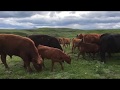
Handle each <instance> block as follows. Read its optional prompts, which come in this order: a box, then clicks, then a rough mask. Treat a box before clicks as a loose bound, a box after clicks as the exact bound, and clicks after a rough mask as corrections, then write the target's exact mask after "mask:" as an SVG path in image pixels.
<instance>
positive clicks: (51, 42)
mask: <svg viewBox="0 0 120 90" xmlns="http://www.w3.org/2000/svg"><path fill="white" fill-rule="evenodd" d="M28 38H30V39H31V40H33V41H34V43H35V46H36V47H37V46H38V45H39V44H41V45H45V46H49V47H54V48H58V49H61V50H62V51H63V49H62V47H61V46H60V43H59V41H58V40H57V38H55V37H52V36H49V35H30V36H28Z"/></svg>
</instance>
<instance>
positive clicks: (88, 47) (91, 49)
mask: <svg viewBox="0 0 120 90" xmlns="http://www.w3.org/2000/svg"><path fill="white" fill-rule="evenodd" d="M78 47H79V50H80V52H79V53H78V58H79V56H80V54H82V56H83V58H85V53H89V54H91V53H92V58H93V59H94V57H95V54H96V53H98V52H99V46H98V45H97V44H92V43H85V42H83V39H82V40H81V41H80V42H79V43H78Z"/></svg>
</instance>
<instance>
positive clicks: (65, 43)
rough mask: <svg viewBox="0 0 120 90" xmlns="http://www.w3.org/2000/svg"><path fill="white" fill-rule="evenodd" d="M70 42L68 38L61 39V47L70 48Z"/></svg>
mask: <svg viewBox="0 0 120 90" xmlns="http://www.w3.org/2000/svg"><path fill="white" fill-rule="evenodd" d="M70 42H71V39H70V38H63V47H67V46H69V47H70Z"/></svg>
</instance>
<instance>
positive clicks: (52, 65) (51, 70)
mask: <svg viewBox="0 0 120 90" xmlns="http://www.w3.org/2000/svg"><path fill="white" fill-rule="evenodd" d="M53 68H54V61H52V68H51V71H52V72H53Z"/></svg>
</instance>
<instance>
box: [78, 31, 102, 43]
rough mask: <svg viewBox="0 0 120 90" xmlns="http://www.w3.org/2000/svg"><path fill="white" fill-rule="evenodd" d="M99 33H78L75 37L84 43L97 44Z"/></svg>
mask: <svg viewBox="0 0 120 90" xmlns="http://www.w3.org/2000/svg"><path fill="white" fill-rule="evenodd" d="M100 36H101V34H96V33H91V34H79V35H77V38H79V39H83V41H84V42H86V43H96V44H99V42H100Z"/></svg>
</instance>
